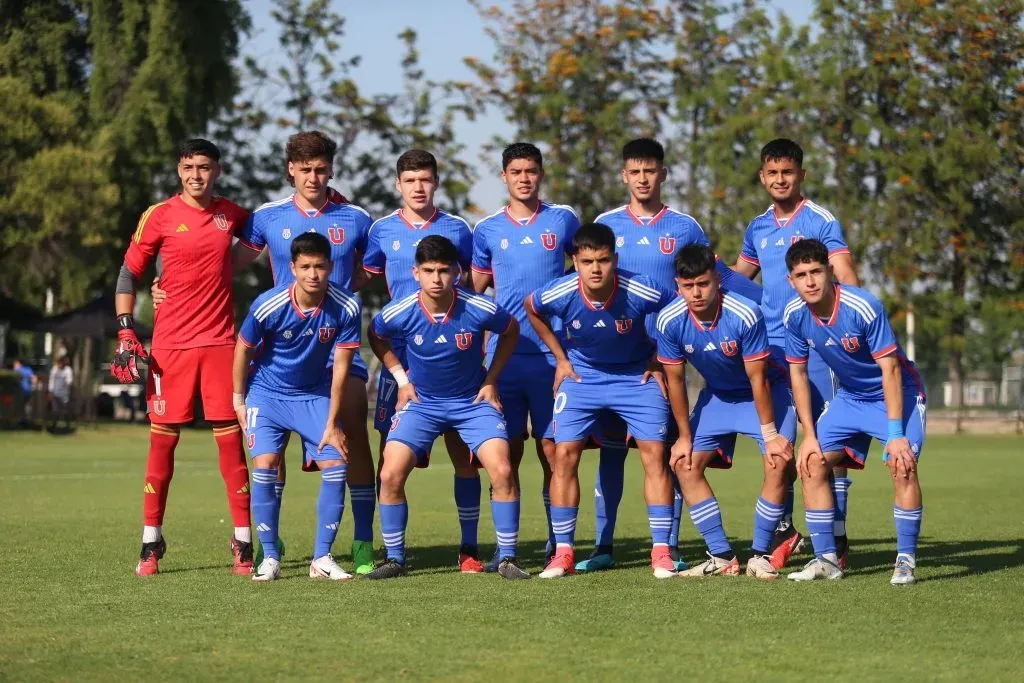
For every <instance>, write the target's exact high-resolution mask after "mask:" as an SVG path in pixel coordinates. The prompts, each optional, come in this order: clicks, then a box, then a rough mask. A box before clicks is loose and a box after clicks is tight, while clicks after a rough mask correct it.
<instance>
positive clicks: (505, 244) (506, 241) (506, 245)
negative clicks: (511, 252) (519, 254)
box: [501, 239, 508, 249]
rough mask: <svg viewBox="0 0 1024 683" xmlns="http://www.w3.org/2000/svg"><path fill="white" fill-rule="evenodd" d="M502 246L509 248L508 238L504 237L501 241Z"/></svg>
mask: <svg viewBox="0 0 1024 683" xmlns="http://www.w3.org/2000/svg"><path fill="white" fill-rule="evenodd" d="M501 248H502V249H508V239H503V240H502V241H501Z"/></svg>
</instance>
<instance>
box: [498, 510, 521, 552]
mask: <svg viewBox="0 0 1024 683" xmlns="http://www.w3.org/2000/svg"><path fill="white" fill-rule="evenodd" d="M491 519H493V520H494V532H495V534H497V537H498V557H500V558H505V557H515V556H516V547H517V546H518V545H519V499H518V498H517V499H515V500H507V501H498V500H492V501H491Z"/></svg>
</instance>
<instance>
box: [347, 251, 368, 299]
mask: <svg viewBox="0 0 1024 683" xmlns="http://www.w3.org/2000/svg"><path fill="white" fill-rule="evenodd" d="M370 279H371V277H370V274H369V273H367V272H366V269H365V268H363V255H362V253H359V252H357V253H356V254H355V256H354V257H353V262H352V291H353V292H358V291H359V290H360V289H362V288H363V287H365V286H366V283H368V282H369V281H370Z"/></svg>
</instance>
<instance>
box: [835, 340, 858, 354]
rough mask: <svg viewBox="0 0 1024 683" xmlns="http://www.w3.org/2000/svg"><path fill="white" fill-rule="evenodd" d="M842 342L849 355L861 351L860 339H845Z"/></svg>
mask: <svg viewBox="0 0 1024 683" xmlns="http://www.w3.org/2000/svg"><path fill="white" fill-rule="evenodd" d="M840 341H841V342H843V348H844V349H846V351H847V352H848V353H857V352H858V351H860V339H858V338H857V337H843V338H842V339H841V340H840Z"/></svg>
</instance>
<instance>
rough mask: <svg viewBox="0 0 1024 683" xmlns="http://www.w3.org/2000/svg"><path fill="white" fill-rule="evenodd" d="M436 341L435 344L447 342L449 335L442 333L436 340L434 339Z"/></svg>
mask: <svg viewBox="0 0 1024 683" xmlns="http://www.w3.org/2000/svg"><path fill="white" fill-rule="evenodd" d="M434 343H435V344H447V343H448V338H447V337H445V336H444V335H443V334H442V335H441V336H440V337H438V338H437V339H435V340H434Z"/></svg>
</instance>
